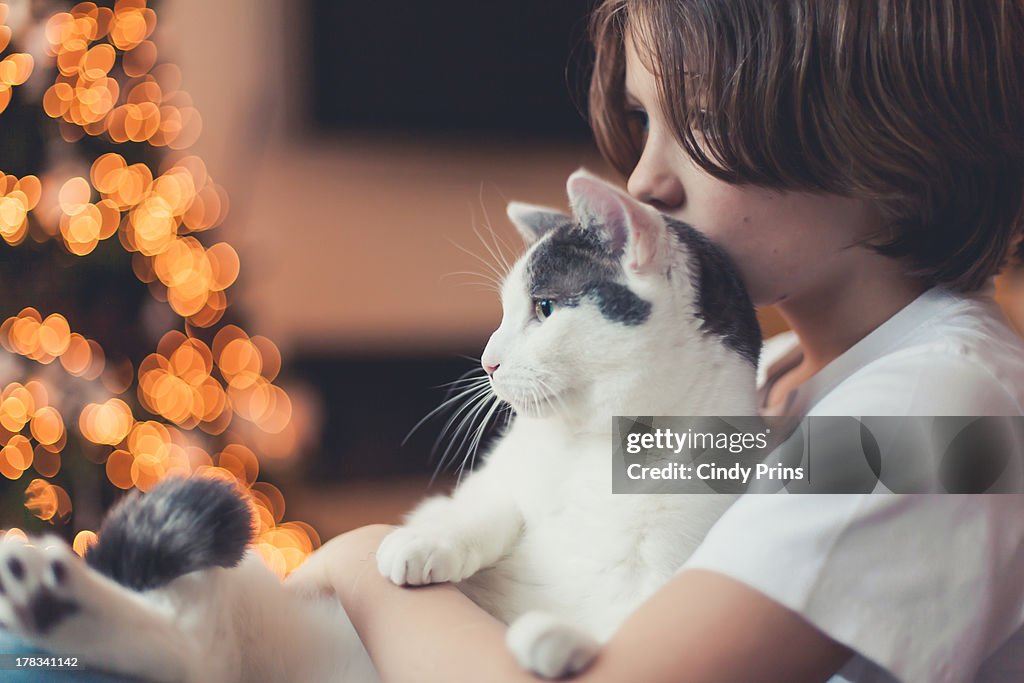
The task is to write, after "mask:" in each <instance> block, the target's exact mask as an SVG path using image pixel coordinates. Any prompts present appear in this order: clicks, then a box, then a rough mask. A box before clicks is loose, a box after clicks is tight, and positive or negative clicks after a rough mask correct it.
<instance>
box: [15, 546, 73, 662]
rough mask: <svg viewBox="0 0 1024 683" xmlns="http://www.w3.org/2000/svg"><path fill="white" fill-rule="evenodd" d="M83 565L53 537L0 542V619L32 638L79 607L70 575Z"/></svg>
mask: <svg viewBox="0 0 1024 683" xmlns="http://www.w3.org/2000/svg"><path fill="white" fill-rule="evenodd" d="M81 569H84V564H83V563H82V561H81V560H80V559H79V558H78V556H77V555H75V554H74V552H72V550H71V549H70V548H68V546H67V544H65V543H64V542H63V541H61V540H59V539H56V538H43V539H35V540H34V542H33V543H32V544H27V543H22V542H20V541H10V542H6V543H2V544H0V622H2V627H3V628H5V629H7V630H10V631H12V632H13V633H16V634H18V635H20V636H22V637H24V638H27V639H29V640H33V641H36V642H38V641H40V640H43V639H45V638H46V636H47V635H48V634H50V633H51V632H52V631H53V630H54V629H56V628H57V627H59V626H60V625H61V624H63V623H64V622H65V620H67V619H68V618H69V617H71V616H72V615H74V614H75V613H77V612H78V611H79V610H80V603H79V600H78V599H77V598H76V596H75V592H74V591H75V588H74V577H75V574H76V572H77V571H79V570H81Z"/></svg>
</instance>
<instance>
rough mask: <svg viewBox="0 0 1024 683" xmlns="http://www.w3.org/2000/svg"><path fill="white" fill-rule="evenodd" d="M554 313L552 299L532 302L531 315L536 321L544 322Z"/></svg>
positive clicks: (553, 301)
mask: <svg viewBox="0 0 1024 683" xmlns="http://www.w3.org/2000/svg"><path fill="white" fill-rule="evenodd" d="M554 312H555V300H554V299H537V300H536V301H534V302H533V313H534V315H536V316H537V320H540V321H541V322H544V321H545V320H547V319H548V317H550V315H551V314H552V313H554Z"/></svg>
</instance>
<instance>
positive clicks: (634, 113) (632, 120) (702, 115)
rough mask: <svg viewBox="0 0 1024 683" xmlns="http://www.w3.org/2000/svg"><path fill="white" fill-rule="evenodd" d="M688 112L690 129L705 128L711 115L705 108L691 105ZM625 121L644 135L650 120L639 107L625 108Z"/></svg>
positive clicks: (641, 135) (640, 134)
mask: <svg viewBox="0 0 1024 683" xmlns="http://www.w3.org/2000/svg"><path fill="white" fill-rule="evenodd" d="M688 113H689V117H690V121H689V125H690V128H691V129H692V130H694V131H703V130H706V129H707V127H708V126H707V124H708V122H709V120H710V116H711V115H710V113H709V112H708V110H707V109H704V108H703V107H692V108H691V109H690V110H689V112H688ZM626 122H627V124H628V125H629V128H630V130H632V131H633V132H634V133H635V134H637V135H639V136H640V137H646V135H647V133H648V131H649V130H650V126H651V120H650V117H649V116H648V115H647V111H646V110H644V109H641V108H640V107H634V108H632V109H627V110H626Z"/></svg>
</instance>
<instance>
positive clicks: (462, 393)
mask: <svg viewBox="0 0 1024 683" xmlns="http://www.w3.org/2000/svg"><path fill="white" fill-rule="evenodd" d="M470 372H477V370H476V369H473V370H471V371H470ZM481 372H482V370H481ZM466 374H469V373H466ZM456 384H463V386H462V387H454V386H453V388H452V389H450V390H449V391H448V394H447V398H445V400H444V401H442V402H441V403H440V404H439V405H438V406H437V407H436V408H434V409H433V410H431V411H430V412H429V413H427V414H426V415H424V416H423V417H422V418H421V419H420V421H419V422H417V423H416V424H415V425H413V427H412V429H410V430H409V433H408V434H406V435H405V438H404V439H402V445H403V446H404V445H405V444H406V442H408V441H409V437H411V436H412V435H413V434H414V433H415V432H416V430H417V429H419V428H420V427H422V426H423V424H424V423H425V422H427V420H429V419H431V418H432V417H434V416H435V415H437V414H438V413H440V412H442V411H443V410H444V409H445V408H446V407H448V406H450V405H451V404H452V403H455V402H457V401H462V400H469V398H470V395H473V396H472V397H475V395H476V394H477V393H486V392H487V391H490V380H488V379H487V377H469V378H467V377H466V376H465V375H463V376H462V377H460V378H459V379H457V380H454V381H453V382H449V383H448V385H456ZM441 386H442V387H443V386H446V385H443V384H442V385H441ZM456 388H458V389H459V391H458V392H457V393H453V392H455V390H456ZM448 424H449V425H450V424H451V419H449V421H448ZM443 434H444V431H443V430H442V436H443ZM436 446H437V444H435V448H436Z"/></svg>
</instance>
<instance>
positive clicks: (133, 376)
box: [0, 0, 319, 574]
mask: <svg viewBox="0 0 1024 683" xmlns="http://www.w3.org/2000/svg"><path fill="white" fill-rule="evenodd" d="M0 24H2V26H0V50H2V52H0V57H2V61H0V112H2V113H0V149H2V155H0V168H2V169H3V173H0V237H2V241H0V291H2V292H3V295H2V296H0V321H2V324H0V345H2V347H3V350H0V390H2V393H0V447H2V448H0V482H4V481H6V482H7V484H0V526H3V527H7V528H9V530H8V532H7V533H8V534H13V535H23V534H24V530H27V531H29V532H30V533H32V532H39V531H41V530H44V529H50V528H51V527H50V525H52V526H53V527H55V530H56V531H57V532H58V533H62V534H63V535H65V536H66V537H68V538H69V540H70V539H71V538H72V537H73V538H74V545H75V548H76V550H79V552H81V551H82V550H83V549H84V548H85V547H86V546H87V544H88V543H89V542H90V540H91V538H92V531H90V530H89V529H90V527H92V528H94V527H95V525H96V524H97V522H98V520H99V518H100V516H101V513H102V510H103V509H104V508H105V507H106V506H107V505H108V504H109V503H110V502H111V501H112V500H113V499H114V497H115V496H116V494H117V493H118V492H119V491H120V490H127V489H131V488H138V489H141V490H147V489H149V488H151V487H152V486H153V485H154V484H156V483H157V482H158V481H160V480H161V479H163V478H164V477H167V476H171V475H200V476H219V477H224V478H230V479H232V480H235V481H237V482H238V483H239V485H240V488H241V489H242V490H244V491H246V492H248V493H249V494H250V496H251V499H252V502H253V512H254V516H255V519H256V524H257V529H258V538H257V544H256V547H257V549H258V550H259V551H260V552H261V553H262V554H263V556H264V557H265V558H266V559H267V561H268V563H269V564H270V565H271V566H272V567H273V568H274V569H275V570H277V571H278V572H280V573H281V574H284V573H287V572H288V571H290V570H291V569H294V568H295V567H296V566H297V565H298V564H299V563H300V562H301V561H302V559H304V557H305V556H306V555H307V554H308V553H309V552H310V551H311V550H313V549H314V548H315V547H316V546H317V545H319V540H318V538H317V535H316V532H315V531H314V530H313V529H312V528H311V527H309V526H308V525H306V524H303V523H301V522H287V523H282V522H281V520H282V517H283V514H284V498H283V496H282V495H281V493H280V491H279V490H278V489H277V488H276V487H274V486H273V485H271V484H269V483H266V482H261V481H257V476H258V473H259V465H260V458H261V457H263V456H266V455H271V456H282V455H287V454H288V453H289V450H290V449H293V448H294V446H295V434H294V428H293V425H292V422H291V410H292V409H291V401H290V399H289V397H288V394H287V393H286V392H285V391H284V390H283V389H281V388H280V387H279V386H278V385H276V384H274V380H275V379H276V377H277V374H278V372H279V370H280V366H281V359H280V354H279V353H278V351H277V348H276V347H275V346H274V344H273V343H272V342H271V341H270V340H268V339H266V338H264V337H260V336H250V335H249V334H247V333H246V332H245V331H244V330H243V329H242V328H241V327H240V326H239V325H238V324H237V322H238V321H233V320H232V318H231V314H230V311H229V306H228V305H229V296H228V290H229V288H230V287H231V286H232V285H233V284H234V283H235V281H236V279H237V277H238V274H239V269H240V264H239V259H238V256H237V254H236V253H235V251H234V249H233V248H232V247H231V246H230V245H229V244H227V243H226V242H216V240H213V239H210V235H209V233H208V232H207V231H210V230H211V229H213V228H215V227H217V226H218V225H220V224H221V223H222V222H223V221H224V219H225V216H226V214H227V210H228V202H227V196H226V194H225V193H224V191H223V189H222V188H221V187H220V186H218V185H217V184H216V183H215V182H214V180H213V178H212V177H211V175H210V174H209V173H208V172H207V169H206V167H205V164H204V163H203V161H202V159H200V158H199V157H197V156H195V155H191V154H189V153H188V152H187V150H188V148H189V147H190V146H191V145H192V144H193V143H194V142H195V141H196V139H197V138H198V137H199V134H200V131H201V128H202V120H201V117H200V115H199V113H198V111H197V110H196V109H195V108H194V107H193V106H192V101H191V98H190V97H189V96H188V94H187V93H186V92H185V91H184V90H182V88H181V84H182V76H181V73H180V71H179V70H178V68H177V67H176V66H175V65H174V64H172V63H168V62H164V61H162V60H160V59H159V55H158V49H157V46H156V44H155V43H154V42H153V41H152V40H151V38H152V36H153V33H154V30H155V29H156V26H157V14H156V12H155V11H154V9H153V8H152V7H149V6H147V3H146V1H145V0H119V1H118V2H113V3H100V4H97V3H92V2H84V3H79V4H77V5H75V6H73V7H68V6H66V5H64V6H60V5H56V4H54V3H53V2H47V1H45V0H42V1H35V2H30V1H29V0H23V1H21V2H14V1H13V0H12V1H10V2H0ZM257 454H259V455H257ZM75 532H77V533H75Z"/></svg>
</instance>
